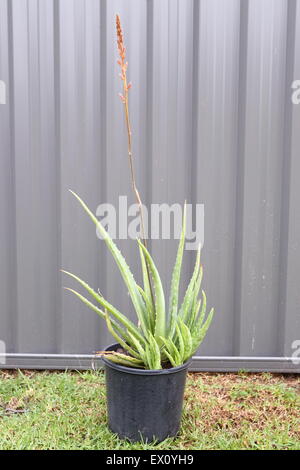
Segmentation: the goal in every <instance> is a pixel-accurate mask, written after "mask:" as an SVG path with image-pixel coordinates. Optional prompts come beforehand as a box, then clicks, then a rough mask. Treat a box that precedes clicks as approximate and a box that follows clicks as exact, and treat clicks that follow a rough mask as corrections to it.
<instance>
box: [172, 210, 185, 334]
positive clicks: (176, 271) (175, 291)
mask: <svg viewBox="0 0 300 470" xmlns="http://www.w3.org/2000/svg"><path fill="white" fill-rule="evenodd" d="M185 231H186V204H184V211H183V221H182V229H181V236H180V241H179V245H178V250H177V255H176V261H175V265H174V268H173V273H172V280H171V288H170V299H169V319H170V322H169V334H170V336H171V337H172V336H173V332H174V328H175V323H176V317H177V311H178V295H179V284H180V273H181V266H182V257H183V251H184V242H185Z"/></svg>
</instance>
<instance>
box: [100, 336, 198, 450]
mask: <svg viewBox="0 0 300 470" xmlns="http://www.w3.org/2000/svg"><path fill="white" fill-rule="evenodd" d="M118 347H119V345H118V344H114V345H112V346H109V347H108V348H106V351H113V350H116V349H117V348H118ZM103 362H104V364H105V371H106V391H107V409H108V425H109V428H110V429H111V430H112V431H113V432H114V433H116V434H118V436H119V437H121V438H123V439H124V438H125V439H130V440H131V441H141V440H143V441H146V440H147V441H148V442H151V441H153V440H156V441H158V442H161V441H163V440H164V439H166V438H167V437H171V436H176V435H177V434H178V431H179V427H180V419H181V412H182V403H183V394H184V387H185V381H186V374H187V368H188V365H189V362H187V363H185V364H183V365H182V366H179V367H173V368H171V369H163V370H144V369H133V368H131V367H124V366H121V365H118V364H115V363H113V362H110V361H109V360H108V359H106V358H105V357H103Z"/></svg>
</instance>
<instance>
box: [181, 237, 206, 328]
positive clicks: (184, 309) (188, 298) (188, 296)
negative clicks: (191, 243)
mask: <svg viewBox="0 0 300 470" xmlns="http://www.w3.org/2000/svg"><path fill="white" fill-rule="evenodd" d="M200 254H201V246H200V245H199V248H198V251H197V257H196V263H195V267H194V271H193V274H192V277H191V280H190V282H189V285H188V287H187V290H186V293H185V296H184V299H183V302H182V305H181V308H180V311H179V316H180V317H181V318H182V319H183V320H185V319H186V318H187V316H188V314H189V312H190V306H191V302H192V300H193V290H194V286H195V282H196V279H197V277H198V275H199V267H200Z"/></svg>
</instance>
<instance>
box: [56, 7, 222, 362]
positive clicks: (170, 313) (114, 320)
mask: <svg viewBox="0 0 300 470" xmlns="http://www.w3.org/2000/svg"><path fill="white" fill-rule="evenodd" d="M116 26H117V38H118V40H117V42H118V50H119V57H120V58H119V60H118V64H119V66H120V68H121V73H120V77H121V80H122V81H123V94H121V95H120V96H121V100H122V103H123V104H124V112H125V122H126V127H127V135H128V159H129V167H130V175H131V183H132V189H133V192H134V194H135V197H136V200H137V203H138V206H139V211H140V221H141V235H142V240H138V241H137V242H138V249H139V253H140V259H141V267H142V274H143V286H140V285H138V284H137V283H136V281H135V279H134V277H133V275H132V273H131V271H130V268H129V266H128V265H127V263H126V261H125V259H124V257H123V255H122V254H121V252H120V251H119V249H118V247H117V246H116V244H115V243H114V241H113V240H112V239H111V237H110V235H109V233H108V232H107V231H106V230H105V228H104V227H103V226H102V224H101V223H100V222H99V220H98V219H97V218H96V217H95V215H94V214H93V213H92V212H91V210H90V209H89V208H88V206H87V205H86V204H85V203H84V202H83V200H82V199H81V198H80V197H79V196H78V195H77V194H76V193H74V192H73V191H71V193H72V194H73V195H74V196H75V198H76V199H77V200H78V201H79V203H80V204H81V206H82V207H83V209H84V210H85V211H86V213H87V214H88V215H89V217H90V218H91V220H92V221H93V222H94V224H95V225H96V227H97V229H98V231H99V233H100V234H101V236H102V239H103V240H104V241H105V243H106V245H107V247H108V249H109V250H110V252H111V254H112V256H113V257H114V259H115V262H116V263H117V266H118V268H119V270H120V272H121V275H122V277H123V280H124V282H125V285H126V287H127V289H128V292H129V294H130V297H131V300H132V304H133V307H134V309H135V312H136V315H137V324H135V323H133V322H132V321H131V320H129V319H128V318H127V317H126V316H125V315H124V314H122V313H121V312H120V311H119V310H118V309H117V308H115V307H114V306H113V305H112V304H110V303H109V302H108V301H107V300H106V299H105V298H104V297H103V296H102V295H101V294H100V293H99V292H96V291H95V290H94V289H92V288H91V287H90V286H89V285H88V284H87V283H86V282H85V281H83V280H82V279H80V278H79V277H78V276H75V275H74V274H72V273H69V272H67V271H63V272H64V273H66V274H67V275H68V276H70V277H72V278H73V279H75V280H76V281H77V282H78V283H79V284H80V285H81V286H82V287H83V288H84V289H85V290H86V292H87V293H88V294H89V296H90V299H91V300H92V299H93V300H94V301H95V302H96V304H95V303H93V302H91V300H90V299H89V298H86V297H85V296H83V295H82V294H80V293H79V292H77V291H75V290H74V289H70V288H67V289H68V290H69V291H71V292H73V293H74V294H75V295H76V296H77V297H78V298H79V299H80V300H81V301H82V302H84V303H85V304H86V305H87V306H88V307H90V308H91V309H92V310H94V311H95V312H96V313H97V314H98V315H99V316H100V317H102V318H103V319H104V320H105V321H106V325H107V328H108V330H109V331H110V333H111V334H112V336H113V337H114V338H115V339H116V341H117V342H118V344H119V345H120V346H121V348H122V352H118V351H109V352H105V351H104V352H103V353H102V354H103V355H104V354H105V356H106V357H107V358H108V359H109V360H111V361H112V362H116V363H119V364H121V365H125V366H128V367H134V368H144V369H161V368H164V367H168V366H169V364H171V366H173V367H176V366H180V365H181V364H183V363H185V362H186V361H187V360H188V359H189V358H190V357H191V356H192V355H193V354H194V353H195V352H196V350H197V349H198V347H199V345H200V343H201V342H202V340H203V339H204V337H205V334H206V332H207V330H208V328H209V325H210V323H211V321H212V318H213V314H214V310H213V309H211V310H210V312H209V313H208V314H206V296H205V292H204V291H203V290H202V291H201V299H199V294H200V290H201V281H202V275H203V269H202V266H201V263H200V247H199V249H198V252H197V256H196V262H195V267H194V271H193V274H192V277H191V279H190V282H189V284H188V287H187V289H186V292H185V295H184V298H183V300H182V303H181V304H179V284H180V273H181V266H182V258H183V252H184V244H185V230H186V209H185V208H184V215H183V222H182V231H181V237H180V241H179V246H178V251H177V256H176V261H175V265H174V269H173V274H172V280H171V288H170V297H169V303H168V309H167V308H166V302H165V294H164V289H163V286H162V282H161V279H160V276H159V272H158V269H157V267H156V265H155V263H154V261H153V259H152V257H151V255H150V253H149V251H148V249H147V243H146V237H145V233H144V221H143V212H142V203H141V198H140V194H139V191H138V189H137V186H136V181H135V173H134V166H133V157H132V144H131V140H132V136H131V126H130V119H129V106H128V92H129V89H130V88H131V83H128V82H127V76H126V72H127V65H128V64H127V62H126V58H125V51H126V49H125V46H124V42H123V32H122V28H121V23H120V18H119V16H118V15H117V17H116Z"/></svg>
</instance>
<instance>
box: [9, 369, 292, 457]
mask: <svg viewBox="0 0 300 470" xmlns="http://www.w3.org/2000/svg"><path fill="white" fill-rule="evenodd" d="M299 391H300V378H299V376H298V377H297V376H283V375H270V374H246V373H240V374H204V373H200V374H189V377H188V383H187V389H186V394H185V405H184V414H183V420H182V429H181V433H180V436H179V437H178V438H176V439H167V440H166V441H164V442H163V443H160V444H158V445H153V444H152V445H147V444H145V443H141V444H131V443H129V442H126V441H122V440H119V439H118V438H117V437H116V436H115V435H114V434H112V433H111V432H110V431H109V430H108V429H107V424H106V423H107V421H106V403H105V384H104V375H103V373H102V372H91V371H88V372H82V373H79V372H63V373H61V372H31V371H22V372H21V371H18V372H6V371H2V372H0V449H1V450H3V449H9V450H12V449H113V450H116V449H120V450H121V449H124V450H131V449H164V450H168V449H186V450H191V449H300V394H299ZM22 411H23V412H22Z"/></svg>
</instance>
